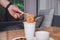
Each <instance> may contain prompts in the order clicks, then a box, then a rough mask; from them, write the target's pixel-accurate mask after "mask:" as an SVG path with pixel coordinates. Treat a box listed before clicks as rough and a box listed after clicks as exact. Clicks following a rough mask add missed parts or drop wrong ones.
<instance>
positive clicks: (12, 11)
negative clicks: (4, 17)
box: [8, 5, 23, 19]
mask: <svg viewBox="0 0 60 40" xmlns="http://www.w3.org/2000/svg"><path fill="white" fill-rule="evenodd" d="M8 11H9V13H10V15H11V16H12V17H14V18H15V19H17V18H20V17H21V16H23V12H22V11H21V10H20V9H19V8H18V7H17V6H15V5H10V6H9V8H8Z"/></svg>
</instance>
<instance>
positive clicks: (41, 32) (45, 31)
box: [35, 31, 49, 33]
mask: <svg viewBox="0 0 60 40" xmlns="http://www.w3.org/2000/svg"><path fill="white" fill-rule="evenodd" d="M35 33H49V32H48V31H36V32H35Z"/></svg>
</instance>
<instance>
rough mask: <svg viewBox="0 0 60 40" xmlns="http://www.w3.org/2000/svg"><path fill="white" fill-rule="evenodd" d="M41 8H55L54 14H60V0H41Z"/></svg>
mask: <svg viewBox="0 0 60 40" xmlns="http://www.w3.org/2000/svg"><path fill="white" fill-rule="evenodd" d="M39 2H40V3H39V10H46V9H52V8H53V9H54V11H55V12H54V15H60V0H39Z"/></svg>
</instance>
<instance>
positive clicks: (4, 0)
mask: <svg viewBox="0 0 60 40" xmlns="http://www.w3.org/2000/svg"><path fill="white" fill-rule="evenodd" d="M9 3H10V2H9V1H8V0H0V4H1V5H2V6H3V7H4V8H6V6H7V5H8V4H9Z"/></svg>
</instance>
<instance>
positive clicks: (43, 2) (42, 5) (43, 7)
mask: <svg viewBox="0 0 60 40" xmlns="http://www.w3.org/2000/svg"><path fill="white" fill-rule="evenodd" d="M47 1H48V0H40V4H39V5H40V10H46V9H48V8H47V7H48V6H47V5H48V4H47Z"/></svg>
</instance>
